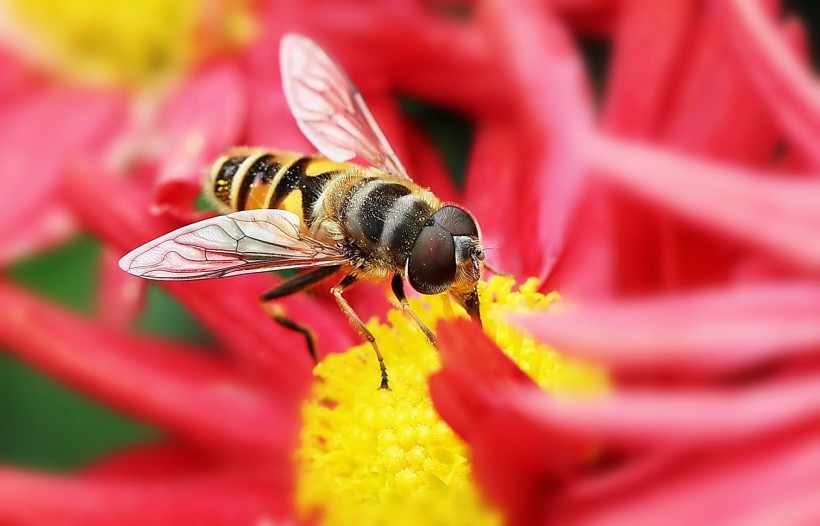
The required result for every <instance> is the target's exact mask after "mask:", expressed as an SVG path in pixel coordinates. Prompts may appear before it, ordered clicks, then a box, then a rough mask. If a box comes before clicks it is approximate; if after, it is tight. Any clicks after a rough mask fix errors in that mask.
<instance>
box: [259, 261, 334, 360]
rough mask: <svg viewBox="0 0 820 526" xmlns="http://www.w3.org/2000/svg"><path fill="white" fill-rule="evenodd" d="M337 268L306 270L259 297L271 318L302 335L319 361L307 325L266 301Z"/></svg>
mask: <svg viewBox="0 0 820 526" xmlns="http://www.w3.org/2000/svg"><path fill="white" fill-rule="evenodd" d="M339 268H340V267H339V266H338V265H334V266H332V267H320V268H317V269H315V270H311V271H310V272H306V273H305V274H300V275H298V276H294V277H293V278H290V279H289V280H287V281H285V282H283V283H280V284H279V285H277V286H276V287H275V288H273V289H272V290H270V291H268V292H266V293H265V294H262V296H260V297H259V300H260V301H261V302H262V308H263V309H264V310H265V312H267V313H268V315H269V316H270V317H271V318H273V321H275V322H276V323H278V324H279V325H281V326H282V327H284V328H286V329H290V330H292V331H296V332H299V333H301V334H303V335H304V337H305V341H306V342H307V348H308V352H309V353H310V356H311V357H312V358H313V361H319V358H318V354H317V352H316V337H315V336H314V335H313V331H311V330H310V328H309V327H307V326H305V325H301V324H299V323H296V322H295V321H293V320H292V319H290V318H288V316H287V315H286V314H285V309H283V308H282V306H281V305H271V304H270V303H268V302H269V301H270V300H274V299H276V298H282V297H284V296H289V295H290V294H293V293H295V292H299V291H302V290H305V289H306V288H308V287H310V286H311V285H315V284H316V283H319V282H320V281H322V280H323V279H325V278H326V277H328V276H330V275H332V274H333V273H334V272H336V271H337V270H339Z"/></svg>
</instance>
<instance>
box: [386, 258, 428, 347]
mask: <svg viewBox="0 0 820 526" xmlns="http://www.w3.org/2000/svg"><path fill="white" fill-rule="evenodd" d="M390 288H392V289H393V294H395V295H396V299H397V300H399V304H400V305H401V308H402V310H403V311H404V312H405V314H407V315H408V316H410V317H411V318H412V319H413V321H414V322H416V325H418V326H419V329H421V331H422V332H423V333H424V335H425V336H426V337H427V340H428V341H429V342H430V343H431V344H432V345H433V346H435V345H436V335H435V334H433V331H431V330H430V329H428V328H427V326H426V325H424V322H422V321H421V318H419V317H418V316H417V315H416V313H415V312H413V309H411V308H410V302H409V301H407V295H406V294H405V293H404V279H402V277H401V276H400V275H398V274H394V275H393V280H392V281H391V282H390Z"/></svg>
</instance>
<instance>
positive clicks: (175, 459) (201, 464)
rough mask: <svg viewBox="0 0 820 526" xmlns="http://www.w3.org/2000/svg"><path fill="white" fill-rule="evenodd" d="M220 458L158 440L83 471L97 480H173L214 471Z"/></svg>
mask: <svg viewBox="0 0 820 526" xmlns="http://www.w3.org/2000/svg"><path fill="white" fill-rule="evenodd" d="M216 462H217V461H216V459H214V458H212V457H209V456H208V455H205V454H203V452H201V451H197V450H196V449H195V448H192V447H191V446H190V445H189V444H180V443H176V442H157V443H155V444H143V445H138V446H134V447H131V448H129V449H125V450H121V451H117V452H115V453H113V454H111V455H108V456H105V457H103V458H101V459H98V460H96V461H94V462H93V463H92V464H91V465H90V466H86V467H85V468H84V469H83V471H82V476H83V478H88V479H95V480H117V479H121V480H126V481H127V480H131V481H136V480H146V481H147V480H163V479H165V480H169V479H170V478H172V477H180V476H186V475H188V476H190V475H192V474H205V473H207V471H209V470H214V467H215V464H216Z"/></svg>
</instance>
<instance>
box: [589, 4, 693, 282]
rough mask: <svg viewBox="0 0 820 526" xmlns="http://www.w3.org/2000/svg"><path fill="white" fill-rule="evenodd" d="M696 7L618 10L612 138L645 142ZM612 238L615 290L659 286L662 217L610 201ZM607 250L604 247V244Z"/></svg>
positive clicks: (610, 89) (681, 56) (675, 74)
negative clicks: (639, 139) (631, 138)
mask: <svg viewBox="0 0 820 526" xmlns="http://www.w3.org/2000/svg"><path fill="white" fill-rule="evenodd" d="M695 15H696V6H695V2H692V1H690V0H672V1H669V2H662V3H661V2H654V1H652V0H634V1H630V2H625V3H623V5H622V6H621V10H620V15H619V18H618V22H617V26H616V29H615V34H614V36H613V55H612V59H611V61H610V66H609V79H608V82H607V89H606V92H605V94H604V106H603V111H602V117H601V120H602V124H601V127H602V128H603V129H605V130H607V131H608V132H610V133H612V134H614V135H617V136H628V137H643V138H651V137H654V136H656V134H657V133H658V132H659V131H660V126H661V125H662V123H663V121H664V119H665V118H667V116H668V112H669V107H668V104H669V101H670V100H672V97H673V95H674V94H675V91H676V88H677V86H678V85H679V84H680V83H681V81H682V79H685V77H683V76H682V74H681V72H682V70H683V65H684V64H685V63H686V59H687V57H688V54H689V53H690V52H691V50H692V49H693V48H694V47H695V46H692V45H690V43H689V36H690V33H691V32H692V31H693V29H694V28H695V27H696V16H695ZM610 199H611V204H609V208H610V209H609V210H608V213H609V214H610V215H611V216H612V217H613V224H612V226H611V227H610V229H611V233H610V237H611V238H612V240H613V244H614V247H613V248H615V249H616V250H615V252H614V253H613V256H612V262H611V263H609V264H611V265H612V266H613V267H614V268H615V270H616V274H615V275H614V276H613V278H614V280H615V282H614V283H613V285H614V286H616V287H617V289H618V290H619V291H622V292H627V293H640V292H645V291H647V290H654V289H656V288H658V286H659V282H660V281H661V280H662V276H659V275H658V274H659V270H658V269H662V268H664V267H663V265H662V264H661V263H660V262H658V261H657V253H658V246H659V245H660V246H666V245H665V244H664V245H661V243H660V240H661V239H663V237H664V236H665V233H664V228H665V227H666V226H667V223H666V221H665V220H664V218H659V217H658V216H657V214H656V213H654V212H652V211H650V210H648V209H647V208H646V207H645V206H642V205H641V204H640V203H636V202H635V201H634V199H630V198H629V196H622V195H613V196H612V197H610ZM604 248H607V247H604Z"/></svg>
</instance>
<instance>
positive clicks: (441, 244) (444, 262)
mask: <svg viewBox="0 0 820 526" xmlns="http://www.w3.org/2000/svg"><path fill="white" fill-rule="evenodd" d="M455 253H456V247H455V242H454V241H453V236H452V235H451V234H450V233H449V232H447V231H446V230H444V229H443V228H441V227H439V226H438V225H433V226H428V227H424V228H423V229H422V230H421V233H420V234H419V237H418V238H417V239H416V243H415V244H414V245H413V250H412V252H411V253H410V258H409V259H408V260H407V280H408V281H409V282H410V285H411V286H412V287H413V288H414V289H415V290H417V291H419V292H420V293H422V294H439V293H441V292H444V291H445V290H447V289H449V288H450V286H451V285H452V284H453V281H454V280H455V279H456V256H455Z"/></svg>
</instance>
